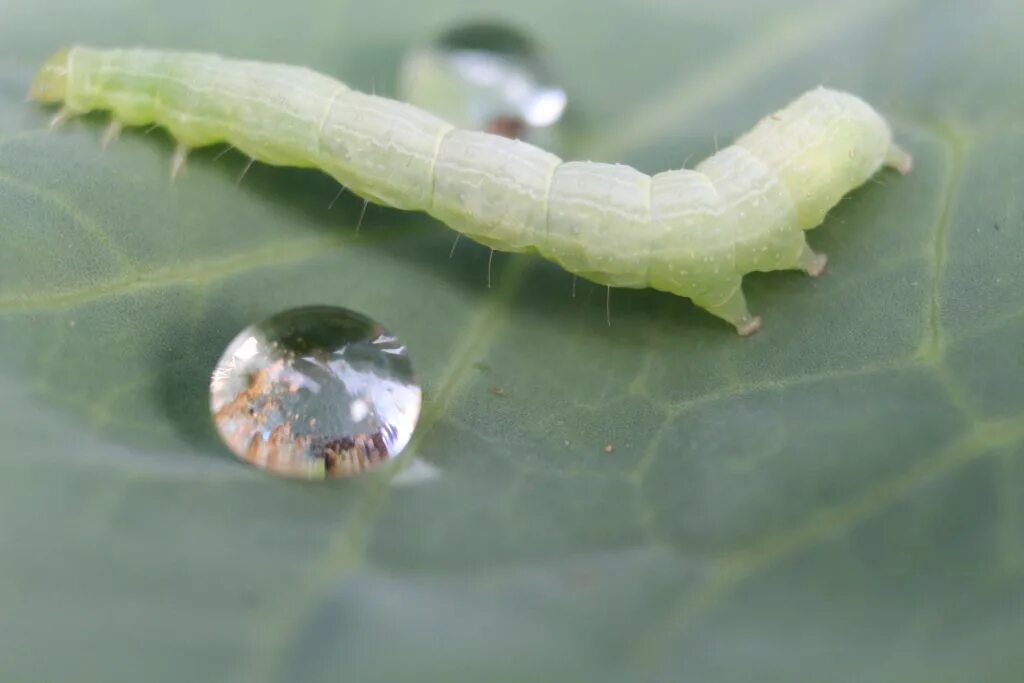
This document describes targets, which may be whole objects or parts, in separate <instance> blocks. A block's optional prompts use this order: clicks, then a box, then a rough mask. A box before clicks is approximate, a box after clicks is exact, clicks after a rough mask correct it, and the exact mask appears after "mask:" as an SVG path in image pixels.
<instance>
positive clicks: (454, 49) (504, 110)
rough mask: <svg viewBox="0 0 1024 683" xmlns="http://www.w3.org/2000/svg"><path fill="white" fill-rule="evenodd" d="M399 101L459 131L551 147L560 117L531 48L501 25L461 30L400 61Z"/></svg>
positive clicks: (558, 100)
mask: <svg viewBox="0 0 1024 683" xmlns="http://www.w3.org/2000/svg"><path fill="white" fill-rule="evenodd" d="M399 91H400V94H401V97H402V99H404V100H406V101H408V102H411V103H412V104H415V105H417V106H419V107H423V108H424V109H429V110H430V111H433V112H434V113H436V114H437V115H439V116H442V117H444V118H446V119H448V120H449V121H451V122H452V123H453V124H455V125H456V126H459V127H461V128H473V129H477V130H486V131H489V132H491V133H497V134H499V135H505V136H506V137H514V138H521V139H524V140H529V141H530V142H533V143H536V144H540V145H542V146H545V147H549V148H552V147H554V146H556V145H557V139H556V138H555V135H554V133H553V131H552V130H550V127H551V126H553V124H555V123H557V122H558V120H559V119H561V118H562V113H563V112H564V111H565V105H566V95H565V91H564V90H563V89H562V88H560V87H557V86H554V85H551V84H550V82H549V80H548V76H547V73H546V69H544V67H543V64H542V63H541V61H540V59H539V57H538V54H537V50H536V48H535V47H534V45H533V43H532V42H531V41H530V40H529V39H528V38H527V37H526V36H524V35H523V34H522V33H520V32H519V31H516V30H514V29H512V28H509V27H507V26H503V25H501V24H486V23H481V24H466V25H464V26H458V27H456V28H453V29H451V30H449V31H448V32H446V33H444V34H443V35H441V36H439V37H438V38H437V39H436V40H435V41H434V42H433V43H431V44H430V45H428V46H427V47H423V48H419V49H416V50H412V51H410V52H409V54H408V55H406V58H405V60H404V61H403V63H402V68H401V72H400V74H399Z"/></svg>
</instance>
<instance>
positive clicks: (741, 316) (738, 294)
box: [693, 285, 761, 337]
mask: <svg viewBox="0 0 1024 683" xmlns="http://www.w3.org/2000/svg"><path fill="white" fill-rule="evenodd" d="M693 302H694V303H695V304H697V305H698V306H700V307H701V308H703V309H705V310H706V311H707V312H708V313H710V314H711V315H714V316H718V317H719V318H721V319H722V320H724V321H726V322H728V323H730V324H731V325H732V326H733V327H735V328H736V332H737V333H738V334H739V335H740V336H741V337H749V336H750V335H752V334H754V333H755V332H757V331H758V330H759V329H761V316H759V315H752V314H751V313H750V309H748V308H747V299H746V297H744V296H743V287H742V285H739V286H737V287H736V289H735V291H733V293H732V294H730V295H729V298H727V299H726V300H725V301H722V302H718V303H715V302H709V301H706V300H703V299H701V298H700V297H695V298H694V299H693Z"/></svg>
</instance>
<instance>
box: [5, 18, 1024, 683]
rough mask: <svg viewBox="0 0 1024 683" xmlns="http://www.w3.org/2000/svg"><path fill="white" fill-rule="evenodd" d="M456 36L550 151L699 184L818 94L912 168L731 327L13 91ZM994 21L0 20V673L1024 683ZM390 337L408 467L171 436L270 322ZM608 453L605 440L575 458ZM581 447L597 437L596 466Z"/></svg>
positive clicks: (1023, 344)
mask: <svg viewBox="0 0 1024 683" xmlns="http://www.w3.org/2000/svg"><path fill="white" fill-rule="evenodd" d="M481 16H486V17H498V18H503V19H505V20H508V21H511V22H513V23H515V24H516V25H519V26H522V27H524V28H525V29H526V30H527V31H529V32H530V34H531V35H534V36H535V37H536V38H538V40H539V41H540V42H541V43H542V44H543V45H545V46H546V48H547V50H548V54H549V58H550V60H551V63H552V67H553V70H554V71H555V72H556V73H557V74H559V75H560V77H561V79H562V82H563V83H564V84H565V86H566V87H567V89H568V90H569V92H570V96H571V101H572V106H573V107H574V116H573V117H572V120H571V121H570V122H569V123H570V130H569V133H570V136H571V141H572V144H573V147H574V150H575V156H577V157H580V158H591V159H603V160H614V161H623V162H628V163H631V164H634V165H636V166H638V167H639V168H641V169H643V170H645V171H651V172H653V171H658V170H662V169H665V168H669V167H674V166H678V165H680V164H681V163H682V162H683V160H684V159H686V158H687V157H690V155H691V154H692V155H693V158H694V159H699V158H700V157H701V156H703V155H705V154H707V153H708V152H710V151H712V150H713V149H714V145H715V140H716V139H718V140H722V141H725V140H728V139H731V138H732V137H733V136H735V135H736V134H738V133H740V132H743V131H744V130H746V129H747V128H749V127H750V126H751V125H752V124H753V123H754V122H755V121H756V120H757V119H758V118H759V117H761V116H762V115H763V114H764V113H765V112H768V111H771V110H772V109H773V108H774V107H776V106H779V105H780V104H783V103H784V102H786V101H788V100H789V99H790V98H791V97H793V96H794V95H796V94H798V93H799V92H801V91H803V90H805V89H807V88H809V87H811V86H814V85H817V84H818V83H826V84H828V85H832V86H836V87H841V88H846V89H849V90H851V91H854V92H856V93H858V94H860V95H862V96H863V97H865V98H866V99H867V100H868V101H870V102H872V103H873V104H875V105H876V106H877V107H878V108H879V109H880V110H881V111H883V112H884V113H885V114H886V115H887V116H888V117H889V118H890V119H891V120H892V121H893V123H894V125H895V127H896V130H897V135H898V138H899V140H900V141H901V142H902V143H903V144H904V145H905V146H906V147H907V148H909V149H910V150H911V151H913V153H914V155H915V157H916V162H917V165H916V168H915V170H914V172H913V173H912V174H911V175H909V176H907V177H906V178H901V177H898V176H897V175H895V174H893V173H891V172H885V173H882V174H880V175H879V176H878V178H877V179H876V181H875V182H872V183H869V184H868V185H866V186H865V187H863V188H861V189H860V190H858V191H856V192H855V193H853V194H852V195H851V196H850V197H849V198H848V199H847V200H845V201H844V202H843V203H842V204H841V205H840V206H838V207H837V208H836V209H835V210H834V211H833V212H832V213H831V214H830V215H829V217H828V219H827V221H826V223H825V225H824V226H823V227H822V228H820V229H819V230H817V231H816V232H814V233H813V234H812V235H811V242H812V244H813V245H814V246H815V247H816V248H817V249H820V250H822V251H824V252H826V253H828V254H829V256H830V257H831V261H830V269H829V271H828V273H827V275H826V276H825V277H823V278H819V279H817V280H811V279H809V278H807V277H804V276H801V275H800V274H795V273H776V274H770V275H758V276H753V277H751V278H749V279H748V292H749V299H750V301H751V304H752V307H753V308H754V309H755V310H756V311H757V312H760V313H762V314H763V315H764V318H765V327H764V329H763V330H762V331H761V332H760V333H759V334H758V335H756V336H755V337H753V338H751V339H740V338H738V337H736V336H735V334H733V332H732V331H731V330H730V329H729V328H728V327H727V326H726V325H723V324H722V323H720V322H719V321H717V320H715V319H713V318H711V317H710V316H708V315H707V314H705V313H703V312H701V311H698V310H697V309H695V308H694V307H693V306H692V305H691V304H689V303H688V302H686V301H684V300H682V299H678V298H674V297H671V296H669V295H666V294H660V293H656V292H651V291H625V290H616V291H613V293H612V298H611V314H612V325H611V327H610V328H609V327H607V326H606V324H605V300H604V294H605V292H604V290H603V289H602V288H600V287H597V286H593V285H590V284H587V283H583V282H581V283H580V284H579V286H578V291H577V296H576V298H572V296H571V295H570V292H571V288H572V282H571V277H570V276H568V275H567V274H565V273H564V272H562V271H560V270H559V269H558V268H557V267H555V266H553V265H551V264H548V263H546V262H543V261H541V260H539V259H537V258H533V257H525V256H508V255H498V257H497V258H496V259H495V270H494V278H493V279H494V285H493V287H492V288H490V289H488V288H487V286H486V271H487V256H488V253H487V250H486V249H484V248H482V247H479V246H477V245H473V244H470V243H468V242H467V241H466V240H463V241H462V242H461V243H460V245H459V247H458V249H457V250H456V252H455V255H454V257H453V258H451V259H449V258H448V250H449V246H450V243H451V238H452V233H451V232H450V231H448V230H446V229H445V228H443V227H442V226H441V225H439V224H437V223H436V222H435V221H433V220H431V219H429V218H427V217H425V216H423V215H418V214H403V213H400V212H397V211H393V210H384V209H376V208H372V207H371V209H370V210H369V212H368V213H367V216H366V220H365V222H364V224H363V226H362V230H361V231H360V232H359V234H356V232H355V230H354V226H355V222H356V219H357V217H358V215H359V212H360V209H361V203H360V202H359V201H358V200H356V199H354V198H346V199H342V200H341V201H339V202H338V204H337V205H336V206H335V207H334V209H333V210H332V211H329V210H328V208H327V205H328V203H329V202H330V200H331V198H332V197H333V196H334V193H335V190H336V186H335V185H334V183H333V182H332V181H331V180H330V179H329V178H327V177H326V176H323V175H321V174H319V173H316V172H312V171H299V170H294V169H278V168H270V167H266V166H259V165H257V166H256V167H254V168H253V169H252V170H251V171H250V172H249V174H248V175H247V176H246V178H245V180H244V181H243V182H242V183H241V185H240V186H236V185H235V176H236V175H237V174H238V172H239V171H240V170H241V168H242V166H243V165H244V163H245V160H244V159H242V158H241V157H240V156H239V155H237V154H234V155H231V154H229V155H226V156H224V157H222V158H219V159H214V156H215V154H216V151H217V150H209V151H205V152H201V153H198V154H196V155H194V158H193V159H192V160H191V162H190V166H189V168H188V172H187V175H186V176H185V178H184V179H183V180H182V181H180V182H178V183H177V184H174V185H172V184H170V182H169V181H168V177H167V168H168V163H169V157H170V149H171V142H170V141H169V140H168V138H167V137H166V136H165V135H164V134H163V133H161V132H153V133H150V134H144V133H143V132H141V131H134V132H129V133H127V134H126V135H125V136H124V137H123V138H122V140H121V141H120V142H119V143H117V144H116V145H114V146H113V147H111V148H109V149H107V150H106V151H101V150H100V147H99V138H100V136H101V133H102V129H103V125H104V124H103V119H102V117H89V118H86V119H84V120H78V121H74V122H72V123H70V124H69V125H67V126H66V127H64V128H63V129H61V130H59V131H57V132H49V131H47V130H45V125H46V121H47V118H48V116H49V115H50V113H51V112H48V111H46V110H44V109H42V108H40V107H38V106H36V105H33V104H30V103H26V102H25V101H24V94H25V92H26V89H27V86H28V83H29V80H30V78H31V76H32V73H33V71H34V69H35V68H36V67H37V66H38V64H39V63H41V61H42V60H43V58H44V57H45V56H47V54H48V53H50V52H51V51H53V50H54V49H56V48H57V47H59V46H61V45H62V44H65V43H71V42H86V43H94V44H98V45H108V46H116V45H143V46H153V47H167V48H178V49H204V50H217V51H220V52H223V53H226V54H230V55H235V56H244V57H251V58H259V59H265V60H273V61H283V62H289V63H300V64H306V65H309V66H312V67H314V68H317V69H319V70H322V71H326V72H329V73H333V74H336V75H337V76H339V77H340V78H342V79H344V80H346V81H347V82H349V83H350V84H352V85H354V86H356V87H360V88H363V89H366V90H369V89H371V88H374V87H375V88H376V90H377V91H378V92H393V91H394V88H393V83H394V74H395V72H396V67H397V64H398V62H399V60H400V59H401V56H402V53H403V51H404V50H405V49H407V48H408V47H409V46H412V45H416V44H419V43H421V42H422V41H424V40H426V39H428V38H429V37H430V36H431V35H433V34H434V33H435V32H437V31H439V30H441V29H443V28H445V27H448V26H450V25H451V24H453V23H455V22H458V21H464V20H468V19H476V18H479V17H481ZM1022 45H1024V8H1022V6H1021V4H1020V2H1019V0H982V1H981V2H966V1H964V2H958V1H956V0H951V1H943V2H934V1H933V0H917V1H913V0H907V1H902V2H900V1H890V0H878V1H868V0H853V1H851V2H846V3H832V2H824V1H822V2H811V1H809V0H772V1H771V2H755V1H753V0H750V1H749V2H739V1H732V2H720V1H714V0H693V1H687V2H682V1H670V0H647V1H645V2H636V1H635V0H563V1H560V2H551V1H550V0H522V1H520V2H515V3H509V2H484V3H481V2H479V1H472V2H471V1H469V0H434V1H432V2H412V1H411V0H377V1H376V2H371V3H367V2H327V0H319V1H314V2H274V1H272V0H254V1H253V2H246V3H238V2H230V1H228V0H213V1H212V2H200V1H199V0H176V1H175V2H163V3H152V2H141V1H139V0H97V1H96V2H88V3H85V2H77V1H72V0H47V1H42V2H41V1H39V0H6V1H5V2H3V3H2V4H0V351H2V353H0V430H2V431H0V680H3V681H5V682H6V681H11V682H20V681H103V682H105V683H111V682H119V681H132V682H136V681H156V682H163V681H167V682H175V683H177V682H180V681H218V682H234V681H238V682H245V683H253V682H260V681H268V682H269V681H304V682H306V681H309V682H317V681H358V682H362V681H371V682H376V681H380V682H385V681H405V680H409V681H427V682H430V681H438V682H441V681H444V682H455V681H474V682H475V681H488V682H491V681H494V682H500V681H508V682H519V681H617V682H619V681H641V682H642V681H659V682H660V681H665V682H669V681H671V682H678V681H695V682H700V683H707V682H718V681H758V682H759V683H765V682H774V681H779V682H787V683H789V682H803V681H807V682H809V683H810V682H814V683H820V682H822V681H828V682H830V683H846V682H854V681H857V682H861V681H871V682H872V683H876V682H880V681H893V682H900V683H905V682H917V681H921V682H925V681H927V682H929V683H934V682H937V681H949V682H953V681H957V682H959V681H971V682H979V681H1007V682H1010V681H1014V682H1016V681H1020V680H1022V678H1024V648H1021V647H1020V645H1021V643H1022V642H1024V497H1022V495H1021V493H1022V490H1024V458H1021V452H1022V450H1024V388H1022V385H1024V341H1022V339H1024V199H1022V197H1024V195H1022V193H1021V188H1022V186H1024V171H1022V168H1024V165H1022V159H1024V125H1022V122H1024V114H1022V112H1024V68H1022V64H1024V48H1022ZM311 303H328V304H339V305H344V306H348V307H352V308H355V309H357V310H360V311H363V312H365V313H368V314H370V315H372V316H373V317H375V318H377V319H378V320H381V321H383V322H384V323H386V324H387V325H389V326H390V327H391V328H392V329H393V330H394V331H395V332H396V333H397V334H398V335H399V336H400V337H401V338H402V339H403V340H404V341H405V342H406V343H407V344H408V346H409V348H410V350H411V353H412V355H413V359H414V362H415V364H416V368H417V371H418V373H419V375H420V376H421V378H422V380H423V383H424V388H425V391H426V403H425V406H424V411H425V412H424V417H423V420H422V422H421V425H420V428H419V430H418V433H417V436H416V439H415V441H414V444H413V446H412V452H411V454H410V455H415V456H416V457H418V458H421V459H422V460H424V461H426V462H428V463H430V464H431V465H433V466H435V467H436V468H438V470H440V472H441V476H440V478H438V479H437V480H435V481H432V482H427V483H422V484H419V485H415V486H413V485H405V486H399V485H397V484H396V483H394V482H393V481H392V476H393V474H394V472H392V471H384V472H378V473H374V474H371V475H368V476H363V477H359V478H355V479H351V480H346V481H339V482H330V483H326V484H324V483H320V484H305V483H298V482H289V481H283V480H280V479H277V478H274V477H271V476H268V475H266V474H263V473H261V472H259V471H256V470H253V469H251V468H249V467H246V466H244V465H242V464H239V463H236V461H235V460H234V458H232V457H231V456H230V455H229V454H228V453H227V452H226V451H225V450H224V448H223V447H222V446H221V445H220V444H219V442H218V441H217V439H216V436H215V434H214V433H213V430H212V428H211V426H210V422H209V416H208V414H207V407H206V405H207V379H208V376H209V372H210V370H211V368H212V366H213V364H214V362H215V360H216V359H217V357H218V356H219V354H220V352H221V351H222V349H223V348H224V346H225V345H226V343H227V342H228V340H229V339H230V338H231V337H232V336H233V335H234V334H235V333H236V332H237V331H238V330H239V329H241V328H242V327H243V326H244V325H246V324H248V323H250V322H252V321H254V320H256V319H259V318H262V317H264V316H266V315H268V314H270V313H272V312H275V311H278V310H280V309H283V308H286V307H290V306H295V305H304V304H311ZM609 444H610V445H612V446H613V448H612V449H607V448H606V445H609ZM607 450H611V452H606V451H607Z"/></svg>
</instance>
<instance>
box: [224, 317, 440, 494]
mask: <svg viewBox="0 0 1024 683" xmlns="http://www.w3.org/2000/svg"><path fill="white" fill-rule="evenodd" d="M420 402H421V392H420V387H419V385H418V384H416V382H415V380H414V379H413V373H412V364H411V363H410V362H409V357H408V355H407V353H406V350H405V346H403V345H402V344H401V342H399V341H398V340H397V339H396V338H395V337H393V336H391V335H390V334H389V333H388V332H387V330H385V329H384V328H383V327H381V326H380V325H379V324H377V323H376V322H374V321H372V320H370V319H369V318H366V317H365V316H362V315H359V314H358V313H354V312H352V311H349V310H347V309H344V308H336V307H333V306H308V307H304V308H295V309H291V310H288V311H284V312H282V313H278V314H277V315H274V316H271V317H270V318H267V319H266V320H264V321H262V322H259V323H257V324H255V325H250V326H249V327H247V328H245V329H244V330H242V332H241V333H239V335H238V336H237V337H235V339H234V340H233V341H232V342H231V344H229V345H228V348H227V350H226V351H225V352H224V355H223V356H221V359H220V362H219V363H217V367H216V369H215V370H214V371H213V378H212V380H211V382H210V409H211V411H212V412H213V419H214V422H215V423H216V425H217V429H218V430H219V431H220V435H221V438H223V439H224V442H225V443H226V444H227V445H228V448H230V449H231V450H232V451H233V452H234V453H235V455H237V456H238V457H239V458H242V459H243V460H246V461H248V462H250V463H252V464H254V465H257V466H259V467H263V468H266V469H268V470H270V471H271V472H274V473H276V474H283V475H288V476H294V477H303V478H307V479H323V478H324V477H337V476H345V475H349V474H354V473H356V472H360V471H362V470H364V469H366V468H367V467H369V466H371V465H373V464H375V463H377V462H381V461H383V460H387V459H388V458H393V457H395V456H396V455H398V453H400V452H401V451H402V449H403V448H405V446H406V444H408V443H409V438H410V437H411V436H412V432H413V429H414V428H415V426H416V420H417V419H418V418H419V414H420Z"/></svg>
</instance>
